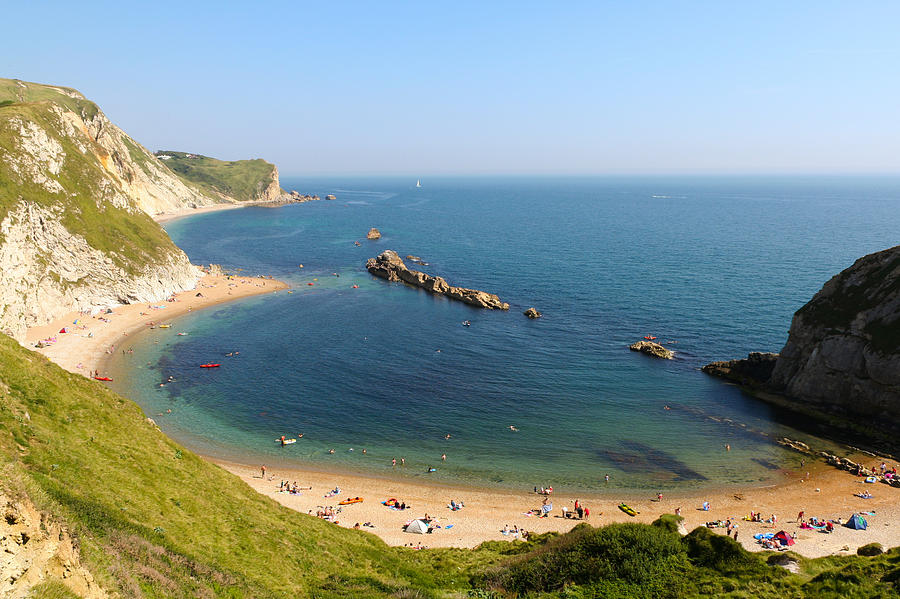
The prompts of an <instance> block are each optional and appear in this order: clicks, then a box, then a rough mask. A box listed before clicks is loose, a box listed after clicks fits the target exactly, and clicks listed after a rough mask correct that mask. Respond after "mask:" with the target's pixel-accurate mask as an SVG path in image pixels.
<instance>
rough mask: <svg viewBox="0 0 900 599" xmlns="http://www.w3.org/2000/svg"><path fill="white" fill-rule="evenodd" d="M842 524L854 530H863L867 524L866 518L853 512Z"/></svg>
mask: <svg viewBox="0 0 900 599" xmlns="http://www.w3.org/2000/svg"><path fill="white" fill-rule="evenodd" d="M844 526H846V527H847V528H853V529H856V530H865V529H866V528H867V527H868V526H869V524H868V523H867V522H866V519H865V518H863V517H862V516H860V515H859V514H853V515H852V516H850V519H849V520H848V521H847V524H845V525H844Z"/></svg>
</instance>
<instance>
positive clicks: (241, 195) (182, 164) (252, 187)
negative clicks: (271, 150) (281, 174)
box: [156, 151, 275, 202]
mask: <svg viewBox="0 0 900 599" xmlns="http://www.w3.org/2000/svg"><path fill="white" fill-rule="evenodd" d="M156 154H157V156H159V155H166V156H172V158H171V159H169V160H161V161H160V162H163V163H165V165H166V166H167V167H169V168H170V169H171V170H172V171H174V172H175V173H176V174H177V175H179V176H180V177H181V178H182V179H184V180H185V181H187V182H189V183H192V184H193V185H195V186H197V187H199V188H200V190H201V191H204V192H206V193H210V194H212V195H213V196H214V197H215V196H216V195H217V194H221V195H226V196H229V197H232V198H234V199H236V200H238V201H241V202H245V201H248V200H255V199H257V194H258V193H259V192H261V191H262V190H264V189H265V188H266V187H267V186H268V185H269V183H270V182H271V180H272V172H273V171H274V169H275V165H273V164H270V163H268V162H266V161H265V160H262V159H261V158H257V159H256V160H233V161H224V160H217V159H215V158H209V157H207V156H200V155H198V154H192V156H196V158H188V154H186V153H184V152H172V151H159V152H157V153H156Z"/></svg>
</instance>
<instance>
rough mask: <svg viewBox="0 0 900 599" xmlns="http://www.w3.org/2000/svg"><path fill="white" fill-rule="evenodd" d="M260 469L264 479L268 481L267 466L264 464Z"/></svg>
mask: <svg viewBox="0 0 900 599" xmlns="http://www.w3.org/2000/svg"><path fill="white" fill-rule="evenodd" d="M259 469H260V470H262V479H263V480H265V479H266V465H265V464H263V465H262V466H260V467H259Z"/></svg>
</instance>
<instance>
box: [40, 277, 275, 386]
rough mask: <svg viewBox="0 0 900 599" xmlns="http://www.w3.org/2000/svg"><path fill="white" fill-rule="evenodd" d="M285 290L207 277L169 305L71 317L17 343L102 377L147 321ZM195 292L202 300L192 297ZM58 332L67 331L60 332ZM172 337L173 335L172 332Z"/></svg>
mask: <svg viewBox="0 0 900 599" xmlns="http://www.w3.org/2000/svg"><path fill="white" fill-rule="evenodd" d="M287 288H288V284H287V283H284V282H283V281H278V280H275V279H264V278H257V277H235V276H229V275H212V274H207V275H204V276H203V277H200V279H199V280H198V281H197V285H196V286H195V287H194V289H191V290H188V291H182V292H180V293H177V294H175V295H174V296H173V298H174V301H160V302H150V303H149V304H144V303H140V304H126V305H122V306H117V307H115V308H113V309H112V313H111V314H97V315H94V316H86V315H84V314H81V313H80V312H70V313H68V314H66V315H65V316H62V317H60V318H58V319H56V320H54V321H53V322H51V323H49V324H46V325H43V326H39V327H30V328H29V329H28V330H27V332H26V334H25V340H24V342H23V343H22V344H23V345H24V346H25V347H27V348H29V349H34V350H35V351H37V352H38V353H41V354H43V355H44V356H46V357H47V358H49V359H50V360H51V361H53V362H54V363H56V364H57V365H59V366H61V367H62V368H64V369H65V370H68V371H69V372H73V373H76V374H82V375H84V376H89V375H90V373H91V372H93V371H99V372H100V373H101V374H104V373H105V372H106V368H107V362H108V360H109V359H110V358H111V357H112V352H114V351H117V349H116V348H117V347H118V346H119V345H121V343H123V342H124V341H125V340H127V338H128V335H130V334H132V333H134V332H135V331H137V330H140V329H143V328H145V327H147V326H150V323H152V322H159V323H164V322H166V321H168V320H170V319H172V318H175V317H176V316H181V315H183V314H187V313H188V312H192V311H193V310H202V309H204V308H209V307H211V306H215V305H218V304H221V303H224V302H230V301H233V300H237V299H241V298H245V297H251V296H255V295H262V294H266V293H273V292H278V291H280V290H283V289H287ZM197 293H202V294H203V296H202V297H197ZM154 306H164V308H154ZM75 321H78V324H77V325H76V324H74V323H75ZM63 327H66V328H68V329H70V330H71V332H69V333H59V331H60V330H61V329H62V328H63ZM172 334H173V335H174V334H176V331H175V330H172ZM48 338H55V339H56V342H54V343H52V344H50V345H48V346H47V347H44V348H40V349H36V348H35V347H34V346H35V344H36V343H37V342H38V341H40V340H43V339H48Z"/></svg>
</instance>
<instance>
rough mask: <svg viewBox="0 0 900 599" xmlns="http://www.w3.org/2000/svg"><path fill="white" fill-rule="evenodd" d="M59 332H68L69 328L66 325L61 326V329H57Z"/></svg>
mask: <svg viewBox="0 0 900 599" xmlns="http://www.w3.org/2000/svg"><path fill="white" fill-rule="evenodd" d="M59 332H60V333H68V332H69V329H67V328H66V327H63V328H61V329H60V330H59Z"/></svg>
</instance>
